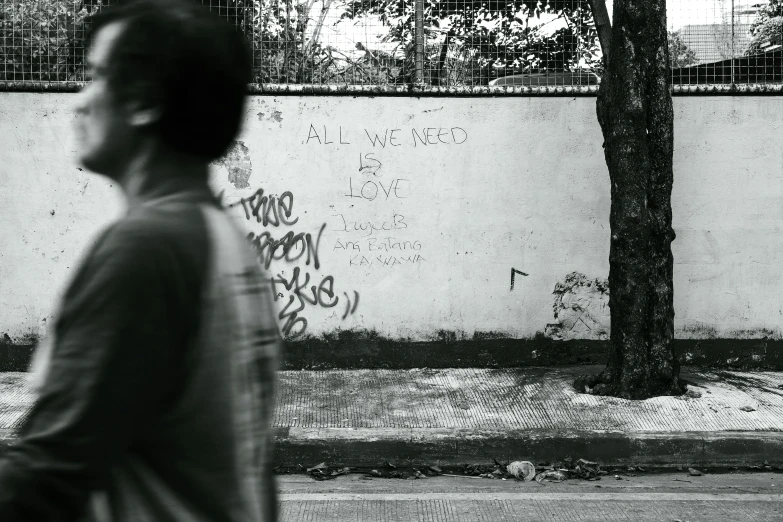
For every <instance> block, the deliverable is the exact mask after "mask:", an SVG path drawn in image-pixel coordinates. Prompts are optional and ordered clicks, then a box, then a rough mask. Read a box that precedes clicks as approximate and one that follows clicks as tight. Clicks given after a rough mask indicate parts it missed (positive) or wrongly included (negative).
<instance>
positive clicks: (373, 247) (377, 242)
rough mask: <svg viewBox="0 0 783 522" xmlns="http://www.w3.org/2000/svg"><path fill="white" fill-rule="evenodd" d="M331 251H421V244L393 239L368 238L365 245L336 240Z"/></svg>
mask: <svg viewBox="0 0 783 522" xmlns="http://www.w3.org/2000/svg"><path fill="white" fill-rule="evenodd" d="M332 250H355V251H358V252H362V251H369V252H379V251H380V252H389V251H390V250H421V242H420V241H418V240H415V241H402V240H400V239H396V238H393V237H384V238H377V237H370V238H367V241H366V243H362V242H360V241H347V240H341V239H340V238H337V239H336V240H335V243H334V248H332Z"/></svg>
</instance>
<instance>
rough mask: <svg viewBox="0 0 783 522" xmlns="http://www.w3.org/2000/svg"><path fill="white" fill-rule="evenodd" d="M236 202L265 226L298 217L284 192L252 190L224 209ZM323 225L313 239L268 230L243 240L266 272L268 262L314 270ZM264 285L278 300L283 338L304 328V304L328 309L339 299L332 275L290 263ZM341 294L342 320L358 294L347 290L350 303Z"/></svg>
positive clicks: (290, 223) (288, 223)
mask: <svg viewBox="0 0 783 522" xmlns="http://www.w3.org/2000/svg"><path fill="white" fill-rule="evenodd" d="M240 205H241V206H242V208H243V210H244V212H245V219H246V220H247V221H255V222H256V223H259V224H261V226H263V227H265V228H266V227H274V228H278V227H281V226H293V225H295V224H297V222H298V221H299V217H293V207H294V195H293V193H292V192H290V191H287V192H283V193H282V194H281V195H280V196H279V197H278V196H276V195H269V194H265V193H264V189H258V190H257V191H256V192H255V193H253V194H252V195H251V196H249V197H247V198H242V199H240V200H239V201H238V202H236V203H232V204H230V205H228V206H227V207H228V208H231V207H237V206H240ZM325 228H326V223H323V224H322V225H321V227H320V229H319V230H318V233H317V234H316V235H315V237H313V234H311V233H303V232H298V233H296V232H294V231H288V232H286V233H285V234H283V235H282V237H279V238H275V237H274V236H273V235H272V232H271V231H270V230H264V231H262V232H260V233H255V232H250V233H248V235H247V240H248V241H249V243H250V244H251V246H252V247H253V248H254V249H255V250H256V253H257V255H258V260H259V262H260V263H261V265H263V267H264V269H265V270H269V269H270V267H271V266H272V264H273V262H281V263H285V264H296V263H301V262H302V261H304V264H305V265H306V266H308V267H312V269H313V270H314V271H319V270H320V269H321V262H320V259H319V256H318V252H319V248H320V245H321V236H322V235H323V232H324V229H325ZM274 264H275V265H277V264H279V263H274ZM311 281H312V283H313V284H311ZM316 283H317V284H316ZM269 284H270V287H271V291H272V296H273V299H274V301H275V302H278V301H281V302H282V303H283V307H282V309H281V310H280V312H279V313H278V319H279V320H280V321H281V325H280V329H281V333H282V335H283V336H284V337H286V338H288V339H292V338H296V337H300V336H302V335H304V334H305V333H306V332H307V327H308V323H307V318H306V317H305V315H304V312H305V309H306V308H307V307H308V306H309V307H320V308H334V307H335V306H337V303H338V302H339V301H340V298H339V297H338V295H337V294H338V292H337V290H335V280H334V276H332V275H316V274H311V273H310V272H308V271H305V270H303V269H302V267H300V266H295V267H294V268H293V271H292V273H291V276H290V277H288V278H286V277H284V276H283V275H282V274H281V273H279V272H278V273H277V275H276V276H272V277H270V278H269ZM343 295H344V296H345V303H346V307H345V311H344V313H343V315H342V320H346V319H347V318H348V317H349V316H352V315H353V314H354V313H355V312H356V309H357V307H358V305H359V292H357V291H355V290H354V291H353V301H352V300H351V298H350V297H349V295H348V293H347V292H343Z"/></svg>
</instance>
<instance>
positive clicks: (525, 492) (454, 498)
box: [278, 472, 783, 522]
mask: <svg viewBox="0 0 783 522" xmlns="http://www.w3.org/2000/svg"><path fill="white" fill-rule="evenodd" d="M278 484H279V488H280V494H281V495H280V497H281V504H282V508H281V514H282V516H281V522H300V521H308V522H309V521H312V522H315V521H318V522H321V521H323V522H326V521H340V522H347V521H355V522H369V521H378V522H381V521H382V522H392V521H394V522H397V521H399V522H410V521H421V522H441V521H453V522H462V521H481V522H483V521H491V522H506V521H509V522H510V521H514V522H517V521H527V520H530V521H543V520H553V521H566V522H582V521H601V522H605V521H625V520H627V521H632V522H637V521H638V522H646V521H655V522H662V521H676V520H679V521H682V522H685V521H689V522H697V521H708V522H719V521H723V520H726V521H732V522H735V521H744V520H748V521H753V522H764V521H770V522H772V521H776V522H778V521H781V520H783V487H782V486H783V474H781V473H771V472H770V473H731V474H715V475H711V474H705V475H704V476H701V477H691V476H689V475H688V474H687V473H679V472H678V473H666V474H657V473H656V474H645V475H639V476H623V477H621V479H620V480H617V479H615V478H614V477H613V476H611V475H610V476H608V477H604V478H603V479H602V480H601V481H598V482H588V481H580V480H568V481H565V482H563V483H560V484H556V483H544V484H539V483H537V482H527V483H522V482H517V481H513V480H507V481H503V480H490V479H482V478H467V477H446V476H441V477H430V478H427V479H419V480H401V479H383V478H373V479H371V480H367V479H366V478H364V477H363V476H361V475H358V474H351V475H346V476H341V477H337V478H336V479H334V480H329V481H320V482H319V481H315V480H313V479H312V478H310V477H309V476H305V475H280V476H278Z"/></svg>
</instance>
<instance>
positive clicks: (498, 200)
mask: <svg viewBox="0 0 783 522" xmlns="http://www.w3.org/2000/svg"><path fill="white" fill-rule="evenodd" d="M72 100H73V97H72V95H67V94H21V93H2V94H0V136H2V137H3V138H2V141H0V180H2V191H0V336H1V335H2V334H3V333H4V332H7V333H8V335H9V336H10V337H11V338H12V339H15V340H19V339H20V338H21V337H23V336H24V335H25V334H41V333H43V332H42V330H41V328H42V327H43V326H45V324H46V322H47V321H44V320H45V319H48V321H49V322H51V319H50V314H51V313H52V305H53V303H54V301H55V298H56V297H57V296H58V294H59V292H60V291H61V289H62V288H63V285H64V284H65V282H66V280H67V277H68V274H69V273H70V272H71V271H72V270H73V268H74V266H75V264H76V262H77V258H78V256H79V255H80V254H81V252H83V251H84V250H85V248H86V247H87V246H88V244H89V241H90V238H92V237H94V235H95V234H96V232H97V231H98V230H99V229H100V228H101V227H103V226H105V225H106V224H107V223H109V222H110V221H111V220H113V219H115V218H116V217H117V216H118V215H120V213H121V212H122V208H123V202H122V198H121V196H120V194H119V193H118V192H117V188H116V187H112V186H111V185H110V183H108V182H107V181H105V180H103V179H100V178H98V177H95V176H93V175H90V174H88V173H86V172H80V171H79V170H78V169H77V165H76V163H75V161H74V153H73V145H72V141H71V138H70V130H69V124H70V121H71V113H70V112H69V109H70V104H71V103H72ZM675 110H676V122H675V132H676V135H675V140H676V141H675V143H676V150H675V190H674V195H673V206H674V226H675V230H676V232H677V240H676V241H675V243H674V247H673V248H674V256H675V263H676V265H675V307H676V313H677V316H676V328H677V330H678V335H679V336H680V337H697V338H698V337H700V336H712V335H717V336H720V337H745V336H757V335H763V334H764V332H762V330H769V331H771V332H773V334H774V335H776V336H778V335H779V334H780V332H781V331H783V312H781V291H782V290H783V278H782V277H781V268H780V267H781V266H783V236H782V235H781V233H780V232H781V225H783V205H782V204H781V202H783V190H782V188H783V147H782V146H781V138H780V137H781V136H783V119H781V118H780V114H782V113H783V98H780V97H741V98H731V97H713V98H706V97H698V98H697V97H690V98H684V97H683V98H676V99H675ZM311 125H312V126H313V128H312V129H311ZM324 127H325V128H326V130H325V132H324ZM427 128H431V129H435V130H434V131H430V140H431V141H435V142H437V141H438V139H437V129H441V128H442V129H448V131H447V132H446V133H443V134H441V136H440V137H441V138H442V139H443V141H448V142H450V143H446V144H444V143H438V144H436V145H427V146H424V145H422V144H421V142H419V141H418V140H417V139H416V138H415V136H414V135H413V134H412V129H416V130H417V131H418V132H419V134H420V135H421V134H423V132H426V130H425V131H423V130H422V129H427ZM451 128H455V131H454V135H453V137H452V134H451V131H450V129H451ZM457 128H459V129H461V130H459V129H457ZM392 129H399V130H397V131H396V132H395V133H394V136H395V140H394V144H396V146H395V145H393V144H392V143H391V139H389V138H387V145H386V147H381V146H380V145H378V144H376V145H372V143H371V141H370V140H369V139H368V137H367V134H366V132H369V133H370V134H371V135H374V134H376V133H377V134H383V133H385V132H386V131H387V130H389V131H391V130H392ZM314 131H315V132H314ZM341 131H342V142H343V143H340V142H341V140H340V132H341ZM315 133H317V134H318V139H316V138H315ZM308 138H309V139H308ZM454 138H457V141H461V142H462V143H459V144H456V143H453V141H454ZM239 141H241V142H242V143H243V144H244V145H245V146H246V147H247V150H248V153H249V161H250V165H251V166H252V172H251V174H250V176H249V178H247V185H248V186H247V187H246V188H238V187H241V186H242V183H241V179H242V175H241V172H242V171H241V168H246V167H248V164H247V161H246V159H245V160H243V157H242V154H241V150H242V148H241V147H238V148H237V151H238V153H237V156H236V157H234V158H233V159H231V160H229V161H226V162H224V164H222V165H219V166H216V167H215V169H214V176H213V184H214V187H215V189H216V191H218V192H219V191H225V193H224V202H226V203H234V202H238V201H239V200H240V198H242V197H249V196H250V195H252V194H253V193H254V192H255V191H256V190H257V189H259V188H263V189H264V191H265V194H271V195H278V196H279V195H280V194H282V193H283V192H285V191H291V192H292V194H293V198H294V204H293V213H292V216H291V219H292V220H293V219H294V218H297V217H298V222H297V223H296V224H295V225H293V226H285V225H282V226H280V227H273V226H271V225H269V226H267V227H264V226H263V224H261V223H258V222H257V221H256V219H255V218H253V219H252V220H251V221H248V220H246V219H245V213H244V210H243V206H242V205H237V206H234V207H232V209H231V212H232V213H233V215H235V216H236V218H237V220H238V222H240V223H241V224H242V226H244V227H246V228H247V230H248V231H250V232H254V233H256V234H260V233H262V232H263V231H265V230H266V231H269V232H270V233H271V234H272V236H273V237H275V238H280V237H282V236H283V235H284V234H285V233H286V232H288V231H293V232H294V233H298V232H304V233H307V232H309V233H311V234H312V235H313V237H314V238H315V237H317V236H318V231H319V229H320V228H321V226H322V225H323V224H326V227H325V229H324V231H323V233H322V236H321V241H320V246H319V258H320V263H321V266H320V269H319V270H315V269H314V267H313V266H312V264H311V265H309V266H308V265H305V264H304V258H305V256H303V257H302V258H301V259H300V260H299V261H298V262H297V263H286V262H284V261H273V262H272V265H271V268H270V272H271V273H272V274H273V275H277V274H280V275H281V276H283V277H285V278H290V277H291V276H292V271H293V268H294V266H299V267H300V269H301V270H302V272H301V274H300V282H304V278H305V273H306V274H309V277H310V280H309V282H308V285H307V286H308V287H309V286H312V285H313V284H315V285H318V284H319V283H320V282H321V281H322V280H323V278H324V277H326V276H333V278H334V290H335V296H336V297H337V298H338V302H337V304H336V305H335V306H334V307H332V308H324V307H321V306H314V305H311V304H309V303H306V304H305V309H304V310H303V311H302V312H301V313H300V314H299V316H300V317H304V318H306V320H307V322H308V327H307V331H308V333H311V334H321V333H324V332H330V331H334V330H336V329H338V328H367V329H375V330H377V331H378V332H379V333H381V334H383V335H387V336H391V337H394V338H411V339H425V338H430V337H432V336H434V335H436V333H437V332H438V331H439V330H455V331H459V332H465V333H466V334H468V335H471V334H472V333H473V332H474V331H477V330H478V331H494V332H500V333H504V334H507V335H509V336H513V337H529V336H533V335H535V334H536V332H540V331H543V330H544V329H545V327H546V325H547V324H548V323H551V322H553V311H552V305H553V302H554V296H553V294H552V291H553V290H554V287H555V284H556V283H557V282H558V281H563V280H564V279H565V276H566V275H567V274H569V273H571V272H580V273H583V274H585V275H586V276H587V277H588V278H601V279H603V278H606V277H607V275H608V252H609V225H608V216H609V205H610V201H609V179H608V174H607V170H606V166H605V163H604V159H603V151H602V148H601V144H602V139H601V135H600V130H599V127H598V124H597V123H596V119H595V100H594V99H592V98H576V99H571V98H462V99H445V98H443V99H438V98H423V99H416V98H350V97H307V98H302V97H278V98H274V97H268V96H264V97H254V98H252V99H251V100H250V103H249V106H248V109H247V117H246V126H245V129H244V131H243V134H242V136H241V137H240V138H239ZM319 141H320V143H319ZM326 142H329V143H326ZM366 154H373V155H374V156H373V157H374V158H375V159H377V160H378V161H380V162H381V163H382V166H381V168H380V169H379V170H377V172H374V173H373V172H371V169H365V170H364V171H360V170H359V169H360V157H364V155H366ZM362 164H364V165H375V163H373V162H372V161H370V160H369V159H367V160H365V161H363V163H362ZM232 166H236V167H238V168H240V171H239V173H240V175H237V174H236V172H235V173H234V174H233V175H232V174H231V173H230V168H231V167H232ZM230 176H232V178H231V179H233V182H231V181H229V177H230ZM394 180H404V181H397V182H395V181H394ZM365 182H371V183H374V184H375V185H373V184H367V185H366V186H364V183H365ZM381 184H382V185H383V188H382V187H381ZM392 184H395V187H396V188H397V190H396V191H395V190H394V189H390V186H391V185H392ZM363 186H364V193H365V194H366V195H368V196H369V195H370V194H372V193H374V188H373V187H377V189H378V191H377V196H376V198H375V199H374V200H372V201H370V200H367V199H364V198H361V197H350V196H349V194H350V192H351V190H353V194H354V195H358V194H360V193H361V191H362V187H363ZM387 191H388V193H389V194H388V197H387V194H386V192H387ZM395 214H396V215H397V216H398V218H397V223H398V224H399V223H400V222H401V218H399V216H404V218H402V220H403V222H404V223H405V224H406V225H407V227H406V228H399V229H397V230H392V231H388V232H384V233H381V232H380V231H375V232H373V234H372V235H368V234H367V231H364V232H362V231H353V230H351V231H348V232H346V231H345V223H346V222H347V223H348V225H349V227H348V228H349V229H350V228H352V226H351V224H352V223H354V222H355V223H360V224H361V223H364V224H366V223H374V224H376V225H377V226H378V227H381V226H382V225H383V223H387V224H389V225H390V224H392V223H394V220H395V218H394V216H395ZM343 218H344V219H345V221H343ZM389 225H387V228H388V226H389ZM400 227H401V225H400ZM376 237H378V238H385V237H393V238H394V240H395V241H408V242H410V244H411V245H414V246H416V245H420V250H406V251H404V252H399V251H396V252H391V251H390V252H384V251H375V250H374V251H369V243H370V241H369V240H370V239H371V238H376ZM338 241H339V243H338ZM348 241H351V242H355V243H356V244H357V245H358V247H359V248H360V249H361V250H359V251H354V250H344V249H341V248H339V245H340V244H346V243H347V242H348ZM414 242H415V243H414ZM379 243H380V242H376V243H375V245H376V246H377V245H378V244H379ZM295 252H296V251H295ZM379 255H380V256H382V257H381V262H379V261H378V258H377V256H379ZM416 255H419V256H421V258H423V259H418V261H417V262H414V263H410V262H406V261H403V260H401V258H402V257H408V256H416ZM356 256H358V257H356ZM362 256H364V257H366V258H367V260H368V261H369V260H371V259H373V260H374V261H373V264H372V266H367V265H365V264H363V263H362ZM391 256H396V258H397V259H398V260H400V264H395V265H394V266H391V265H383V263H382V261H383V260H387V261H388V262H393V261H391V259H390V257H391ZM357 263H358V264H357ZM512 267H513V268H516V269H518V270H520V271H522V272H525V273H526V274H528V276H521V275H517V276H516V281H515V287H514V290H513V291H512V290H510V289H509V288H510V273H511V269H512ZM277 291H278V292H280V294H282V298H281V299H280V301H279V302H278V304H280V305H281V308H282V305H283V304H284V303H287V302H288V299H289V295H290V294H291V292H288V291H286V290H285V289H284V288H283V287H282V285H277ZM357 294H358V295H359V296H360V299H359V303H358V306H357V307H356V309H355V310H354V311H353V313H351V310H352V308H353V305H354V304H355V301H356V296H357ZM322 297H326V296H325V295H323V294H322ZM325 300H326V301H329V299H325ZM348 301H350V303H351V304H350V308H349V307H348ZM298 304H299V300H298V299H295V303H294V305H293V308H296V307H297V306H298ZM346 313H347V317H345V319H343V316H344V315H346ZM282 323H283V321H281V324H282ZM300 327H301V323H298V324H297V325H294V327H293V331H294V332H295V331H297V330H299V328H300ZM580 335H582V334H580ZM583 335H589V333H585V334H583Z"/></svg>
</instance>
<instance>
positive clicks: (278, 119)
mask: <svg viewBox="0 0 783 522" xmlns="http://www.w3.org/2000/svg"><path fill="white" fill-rule="evenodd" d="M256 116H258V121H264V120H265V119H266V120H268V121H273V122H275V123H280V124H281V125H280V128H282V127H283V125H282V123H283V113H282V112H280V111H275V110H273V111H272V114H270V115H269V116H267V117H266V118H265V116H266V113H264V112H259V113H257V114H256Z"/></svg>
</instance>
